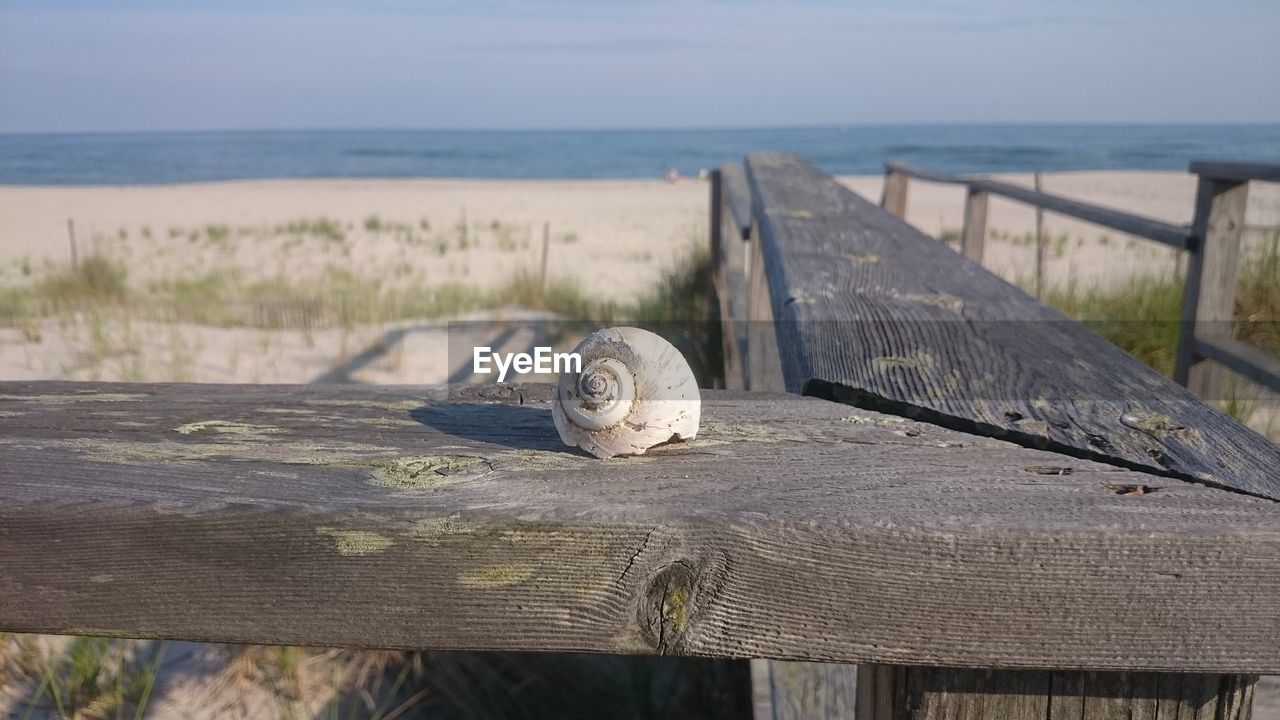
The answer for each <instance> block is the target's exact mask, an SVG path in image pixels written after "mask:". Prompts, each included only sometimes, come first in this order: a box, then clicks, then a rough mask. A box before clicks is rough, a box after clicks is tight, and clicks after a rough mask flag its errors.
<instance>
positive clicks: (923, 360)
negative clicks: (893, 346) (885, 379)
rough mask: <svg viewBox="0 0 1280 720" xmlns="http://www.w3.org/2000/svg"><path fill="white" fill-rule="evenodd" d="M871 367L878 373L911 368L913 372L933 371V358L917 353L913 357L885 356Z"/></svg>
mask: <svg viewBox="0 0 1280 720" xmlns="http://www.w3.org/2000/svg"><path fill="white" fill-rule="evenodd" d="M871 366H872V367H874V368H875V369H876V370H877V371H878V372H888V371H890V370H894V369H897V368H909V369H912V370H932V369H933V356H932V355H930V354H928V353H924V352H917V353H913V354H911V355H885V356H884V357H878V358H875V359H873V360H872V361H871Z"/></svg>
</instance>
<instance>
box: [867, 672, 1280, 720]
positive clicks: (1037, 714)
mask: <svg viewBox="0 0 1280 720" xmlns="http://www.w3.org/2000/svg"><path fill="white" fill-rule="evenodd" d="M1255 680H1256V678H1254V677H1252V676H1219V675H1202V674H1188V675H1179V674H1174V673H1167V674H1162V675H1157V674H1154V673H1125V672H1072V671H1066V672H1064V671H1056V672H1050V671H1029V670H1010V671H995V670H974V669H965V668H921V667H911V668H904V667H896V666H877V667H876V672H875V674H874V675H872V676H869V677H867V676H866V674H865V673H863V676H862V677H861V678H860V681H861V682H860V686H859V701H860V704H859V706H858V713H857V720H960V719H962V718H964V719H972V720H1046V719H1047V720H1081V718H1087V719H1088V720H1111V719H1114V720H1139V719H1145V720H1164V719H1165V718H1173V719H1175V720H1177V719H1179V718H1183V719H1190V720H1200V719H1202V718H1203V719H1205V720H1217V719H1218V718H1223V719H1226V718H1230V719H1231V720H1246V719H1247V718H1248V705H1247V703H1246V702H1244V696H1245V693H1246V692H1247V688H1252V686H1253V683H1254V682H1255ZM1161 681H1163V682H1161ZM863 683H867V684H870V685H872V687H870V688H867V687H863V686H862V685H863ZM899 689H901V690H902V694H900V693H899V692H898V690H899ZM868 695H871V696H876V695H889V696H892V697H891V698H890V697H882V698H880V701H879V702H870V703H864V702H862V698H863V697H866V696H868ZM1219 713H1221V714H1219Z"/></svg>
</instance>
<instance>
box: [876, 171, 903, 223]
mask: <svg viewBox="0 0 1280 720" xmlns="http://www.w3.org/2000/svg"><path fill="white" fill-rule="evenodd" d="M880 207H882V208H884V209H885V210H888V211H889V212H891V213H893V214H894V215H897V216H898V217H900V218H902V219H903V220H906V219H907V175H906V173H901V172H898V171H897V170H894V169H893V167H892V166H889V165H886V166H885V168H884V191H883V192H882V193H881V194H880Z"/></svg>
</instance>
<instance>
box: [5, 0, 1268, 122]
mask: <svg viewBox="0 0 1280 720" xmlns="http://www.w3.org/2000/svg"><path fill="white" fill-rule="evenodd" d="M1277 37H1280V2H1277V0H1218V1H1216V2H1210V1H1209V0H1198V1H1195V2H1192V1H1190V0H1164V1H1159V2H1157V1H1155V0H1152V1H1149V2H1138V1H1136V0H1076V1H1075V2H1039V1H1033V0H995V1H993V2H986V3H957V2H917V3H908V2H893V1H890V0H873V1H871V2H837V1H835V0H829V1H823V0H810V1H808V2H796V3H786V4H784V3H782V2H727V1H725V2H715V1H712V0H684V1H682V2H681V1H674V0H673V1H671V2H665V1H655V2H646V1H645V0H632V1H626V0H613V1H611V2H596V3H588V2H575V1H573V0H559V1H552V2H547V1H543V0H533V1H531V2H514V1H513V2H501V1H496V2H483V1H470V2H427V1H414V0H374V1H372V2H357V1H356V0H317V1H315V2H301V1H295V0H257V1H249V0H120V1H113V2H109V3H108V2H104V1H103V0H0V131H40V130H49V131H65V130H133V129H231V128H344V127H369V128H380V127H408V128H435V127H467V128H470V127H484V128H493V127H497V128H526V127H530V128H543V127H572V128H579V127H696V126H714V127H721V126H761V125H765V126H772V125H795V124H806V125H808V124H868V123H899V122H910V123H932V122H992V121H1003V122H1018V121H1033V122H1276V121H1280V80H1278V79H1277V78H1278V77H1280V42H1277Z"/></svg>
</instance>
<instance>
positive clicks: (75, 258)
mask: <svg viewBox="0 0 1280 720" xmlns="http://www.w3.org/2000/svg"><path fill="white" fill-rule="evenodd" d="M67 239H68V240H70V242H71V267H73V268H77V267H80V253H79V252H78V251H77V250H76V223H75V221H74V220H72V219H71V218H67Z"/></svg>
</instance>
